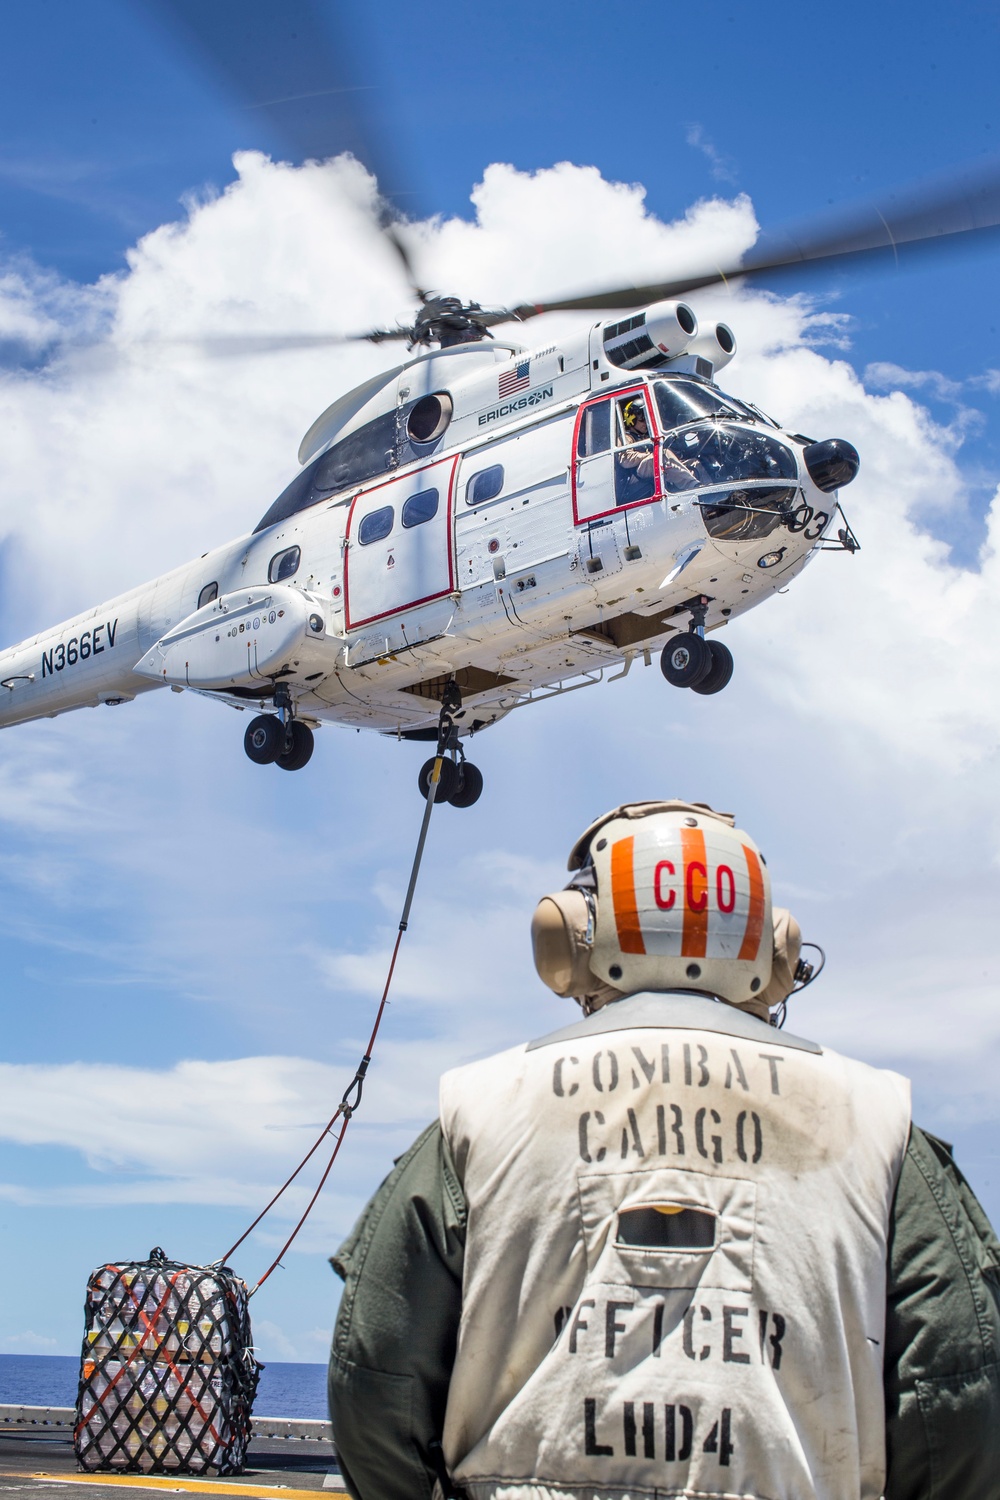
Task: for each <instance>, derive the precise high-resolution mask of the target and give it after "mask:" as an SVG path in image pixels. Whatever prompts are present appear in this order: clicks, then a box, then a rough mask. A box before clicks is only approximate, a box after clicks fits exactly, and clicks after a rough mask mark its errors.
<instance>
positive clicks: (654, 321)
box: [604, 302, 735, 370]
mask: <svg viewBox="0 0 1000 1500" xmlns="http://www.w3.org/2000/svg"><path fill="white" fill-rule="evenodd" d="M697 337H698V319H697V318H696V317H695V315H694V312H693V311H692V309H691V308H690V307H688V305H687V303H686V302H654V303H653V305H652V307H647V308H645V309H644V310H643V311H642V312H638V313H633V315H632V316H631V317H628V318H623V319H622V320H621V321H620V322H618V323H607V324H605V327H604V354H605V357H606V358H607V360H608V363H609V364H612V365H617V366H618V367H619V368H620V369H622V370H638V369H644V370H648V369H655V368H657V367H658V366H660V365H665V364H666V363H667V361H668V360H671V359H676V358H677V356H678V355H679V354H684V353H685V352H686V351H687V349H688V348H689V347H690V345H691V343H692V342H693V340H695V339H696V338H697ZM733 347H734V351H735V340H734V343H733Z"/></svg>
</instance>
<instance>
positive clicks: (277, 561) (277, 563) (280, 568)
mask: <svg viewBox="0 0 1000 1500" xmlns="http://www.w3.org/2000/svg"><path fill="white" fill-rule="evenodd" d="M301 556H302V549H301V547H286V548H285V550H284V552H276V553H275V554H274V556H273V557H272V558H271V561H270V564H269V566H268V569H267V581H268V583H281V582H282V581H283V580H284V579H286V578H292V577H294V575H295V574H296V573H297V572H298V571H299V559H300V558H301Z"/></svg>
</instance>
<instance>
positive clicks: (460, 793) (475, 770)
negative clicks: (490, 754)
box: [448, 760, 483, 807]
mask: <svg viewBox="0 0 1000 1500" xmlns="http://www.w3.org/2000/svg"><path fill="white" fill-rule="evenodd" d="M482 795H483V773H482V771H481V770H480V769H479V767H478V766H474V765H473V764H472V761H471V760H463V761H462V763H461V765H460V766H459V768H458V787H457V789H456V790H455V791H454V792H452V794H451V796H450V797H449V798H448V801H449V802H450V803H451V805H452V807H471V806H472V804H473V803H474V802H478V801H479V799H480V797H481V796H482Z"/></svg>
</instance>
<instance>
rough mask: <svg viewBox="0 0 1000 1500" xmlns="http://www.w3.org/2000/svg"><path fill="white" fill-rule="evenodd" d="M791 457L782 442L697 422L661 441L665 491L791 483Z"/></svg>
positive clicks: (793, 467) (793, 471)
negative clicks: (736, 483) (756, 481)
mask: <svg viewBox="0 0 1000 1500" xmlns="http://www.w3.org/2000/svg"><path fill="white" fill-rule="evenodd" d="M797 478H798V465H797V464H796V461H795V455H794V453H793V452H792V451H791V449H790V448H787V447H786V446H785V444H784V443H779V442H778V441H777V439H776V438H773V437H770V436H768V435H767V434H766V433H763V432H748V431H747V430H746V428H745V427H730V426H727V425H723V424H716V423H714V422H712V423H707V422H706V423H701V424H699V425H698V426H697V427H685V428H683V429H682V430H681V431H680V432H674V433H671V435H670V436H669V437H667V438H665V439H664V442H663V483H664V487H665V488H666V489H667V490H673V491H677V490H696V489H703V488H705V487H706V486H709V485H711V486H715V485H721V484H730V483H732V482H734V481H741V482H742V481H744V480H748V479H770V480H771V481H772V482H773V481H774V480H776V479H784V480H796V479H797Z"/></svg>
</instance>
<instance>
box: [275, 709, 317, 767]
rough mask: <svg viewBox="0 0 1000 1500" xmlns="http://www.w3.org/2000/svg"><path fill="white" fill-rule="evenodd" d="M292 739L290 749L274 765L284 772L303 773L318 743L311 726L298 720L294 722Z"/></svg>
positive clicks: (277, 758)
mask: <svg viewBox="0 0 1000 1500" xmlns="http://www.w3.org/2000/svg"><path fill="white" fill-rule="evenodd" d="M291 738H292V743H291V745H290V747H289V748H288V749H287V750H285V751H283V753H282V754H281V755H279V756H277V757H276V759H275V762H274V763H275V765H276V766H280V767H281V769H282V770H283V771H301V770H302V767H303V766H304V765H305V764H306V762H307V761H308V760H309V757H310V756H311V755H312V753H313V746H314V745H315V743H316V741H315V740H314V738H313V732H312V730H311V729H310V728H309V725H308V724H300V723H299V721H298V719H293V720H292V724H291Z"/></svg>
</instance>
